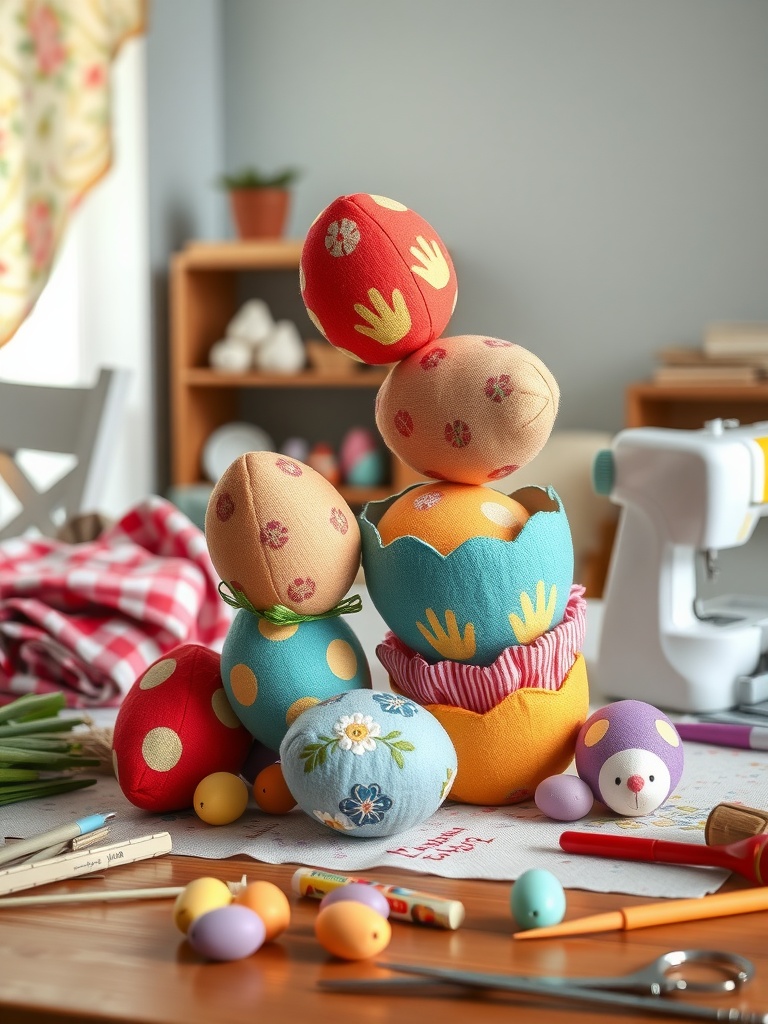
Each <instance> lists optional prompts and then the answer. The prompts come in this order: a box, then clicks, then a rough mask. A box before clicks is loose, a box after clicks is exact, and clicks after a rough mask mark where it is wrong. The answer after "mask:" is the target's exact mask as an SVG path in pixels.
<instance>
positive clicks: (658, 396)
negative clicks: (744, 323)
mask: <svg viewBox="0 0 768 1024" xmlns="http://www.w3.org/2000/svg"><path fill="white" fill-rule="evenodd" d="M624 397H625V419H626V425H627V426H628V427H672V428H674V429H676V430H681V429H685V430H689V429H696V428H697V427H703V426H704V423H705V422H706V421H707V420H713V419H718V418H720V419H736V420H739V421H740V422H741V423H757V422H759V421H760V420H765V419H768V383H766V384H744V385H741V386H737V385H734V384H706V385H698V384H696V385H691V384H687V385H685V386H680V385H670V384H653V383H650V382H649V383H639V384H631V385H630V386H629V387H628V388H627V390H626V392H625V396H624Z"/></svg>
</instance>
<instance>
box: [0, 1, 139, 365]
mask: <svg viewBox="0 0 768 1024" xmlns="http://www.w3.org/2000/svg"><path fill="white" fill-rule="evenodd" d="M145 15H146V11H145V0H0V346H2V345H4V344H5V343H6V342H7V341H8V340H9V339H10V338H11V337H13V335H14V334H15V332H16V331H17V329H18V328H19V326H20V325H21V323H22V322H23V321H24V319H25V317H26V316H27V314H28V313H29V312H30V310H31V309H32V307H33V306H34V304H35V301H36V299H37V297H38V296H39V295H40V292H41V291H42V290H43V286H44V285H45V283H46V281H47V280H48V276H49V274H50V271H51V265H52V263H53V260H54V257H55V255H56V253H57V251H58V247H59V245H60V243H61V240H62V238H63V235H64V231H65V229H66V226H67V223H68V221H69V218H70V216H71V214H72V212H73V210H75V208H76V207H77V205H78V203H79V202H80V200H81V199H82V198H83V196H84V195H85V194H86V192H87V191H88V189H89V188H90V187H91V186H92V185H94V184H95V183H96V182H97V181H98V180H99V179H100V178H101V176H102V175H103V174H104V173H105V172H106V171H107V170H108V169H109V166H110V162H111V133H110V125H111V116H110V114H111V102H110V62H111V61H112V60H113V58H114V57H115V55H116V53H117V51H118V49H119V47H120V44H121V43H122V42H123V41H124V40H125V39H127V38H128V37H130V36H132V35H136V34H138V33H140V32H142V31H143V30H144V27H145Z"/></svg>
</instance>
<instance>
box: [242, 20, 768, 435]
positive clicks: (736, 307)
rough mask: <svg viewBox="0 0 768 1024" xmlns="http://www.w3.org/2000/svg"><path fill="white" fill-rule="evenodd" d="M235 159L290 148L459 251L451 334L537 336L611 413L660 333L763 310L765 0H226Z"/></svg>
mask: <svg viewBox="0 0 768 1024" xmlns="http://www.w3.org/2000/svg"><path fill="white" fill-rule="evenodd" d="M222 33H223V53H224V57H223V62H222V65H223V70H224V77H223V89H224V92H223V116H224V154H223V161H224V164H225V165H226V167H227V168H229V169H235V168H237V167H239V166H240V165H242V164H246V163H249V162H256V163H258V164H262V165H264V166H266V167H268V168H274V167H277V166H280V165H283V164H296V165H298V166H299V167H301V168H303V170H304V177H303V179H302V181H301V182H300V184H299V186H298V188H297V192H296V202H295V208H294V213H293V218H292V222H291V227H292V233H293V234H295V235H297V236H300V235H302V234H303V233H304V232H305V231H306V229H307V227H308V226H309V224H310V223H311V221H312V220H313V219H314V217H315V216H316V214H317V213H318V212H319V211H320V210H321V209H322V208H323V207H324V206H325V205H326V204H327V203H328V202H330V201H331V200H332V199H333V198H335V197H336V196H337V195H340V194H342V193H344V192H358V191H363V192H377V193H380V194H383V195H388V196H391V197H392V198H395V199H398V200H400V201H401V202H404V203H406V204H407V205H409V206H412V207H413V208H414V209H415V210H416V211H417V212H419V213H420V214H421V215H422V216H424V217H426V219H427V220H429V221H430V222H431V223H432V225H433V226H434V227H435V229H436V230H437V231H438V233H439V234H440V235H441V236H442V238H443V240H444V242H445V243H446V245H447V246H448V248H449V249H450V251H451V253H452V255H453V258H454V261H455V263H456V268H457V273H458V279H459V301H458V305H457V308H456V312H455V314H454V317H453V319H452V321H451V324H450V333H453V334H458V333H465V332H466V333H489V334H495V335H498V336H501V337H505V338H511V339H513V340H516V341H518V342H520V343H521V344H523V345H526V346H527V347H529V348H531V349H532V350H534V351H535V352H536V353H537V354H538V355H540V356H541V357H542V358H543V359H544V360H545V362H546V363H547V364H548V365H549V366H550V368H551V369H552V371H553V372H554V374H555V376H556V377H557V378H558V380H559V381H560V384H561V388H562V395H563V397H562V406H561V413H560V417H559V421H558V423H559V425H560V426H562V427H599V428H605V429H611V430H613V429H617V428H619V427H620V426H621V425H622V422H623V390H624V387H625V385H626V384H627V383H628V382H630V381H632V380H635V379H639V378H643V377H645V376H647V375H648V374H649V372H650V370H651V367H652V360H653V353H654V351H655V350H656V349H658V348H659V347H660V346H662V345H665V344H670V343H676V342H681V341H682V342H690V343H695V342H698V341H699V340H700V337H701V332H702V329H703V327H704V326H705V325H706V323H707V322H708V321H711V320H715V319H722V318H729V317H734V318H742V319H750V318H754V319H765V320H768V130H767V128H768V58H767V54H768V3H766V2H765V0H644V2H642V3H641V2H638V0H536V2H532V0H473V2H469V0H418V2H413V0H388V2H386V3H383V2H382V3H377V4H374V3H366V2H361V0H324V2H322V3H318V2H316V0H281V2H279V3H278V2H268V0H267V2H264V0H256V2H254V0H224V3H223V5H222Z"/></svg>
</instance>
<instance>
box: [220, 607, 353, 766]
mask: <svg viewBox="0 0 768 1024" xmlns="http://www.w3.org/2000/svg"><path fill="white" fill-rule="evenodd" d="M221 676H222V680H223V682H224V689H225V690H226V693H227V696H228V697H229V702H230V704H231V705H232V709H233V711H234V712H235V714H236V715H237V717H238V718H239V719H240V721H241V722H242V724H243V725H244V726H245V728H246V729H247V730H248V731H249V732H250V733H251V735H252V736H254V737H255V738H256V739H257V740H259V741H260V742H261V743H263V744H264V745H265V746H266V747H269V748H270V749H271V750H275V751H276V750H277V749H278V747H279V746H280V743H281V741H282V739H283V737H284V736H285V733H286V732H287V730H288V727H289V726H290V725H291V724H292V723H293V722H294V720H295V719H296V718H298V716H299V715H300V714H302V712H304V711H306V709H307V708H309V707H312V706H313V705H315V704H318V703H319V702H320V701H323V700H325V699H326V698H327V697H331V696H333V695H334V694H336V693H339V692H340V691H343V690H354V689H360V688H362V687H370V685H371V672H370V668H369V665H368V661H367V659H366V657H365V652H364V651H363V648H362V646H361V645H360V641H359V640H358V639H357V637H356V636H355V634H354V632H353V630H352V628H351V627H350V626H349V625H347V623H346V622H345V621H344V619H343V618H341V616H335V617H333V618H328V619H314V620H310V621H308V622H298V623H289V624H288V625H280V626H278V625H273V624H272V623H271V622H268V621H267V620H266V619H263V618H260V617H259V616H257V615H254V614H253V613H252V612H249V611H247V610H246V609H244V608H243V609H241V610H240V611H239V612H238V613H237V615H236V616H235V618H234V621H233V623H232V625H231V626H230V628H229V632H228V633H227V637H226V639H225V641H224V647H223V649H222V652H221Z"/></svg>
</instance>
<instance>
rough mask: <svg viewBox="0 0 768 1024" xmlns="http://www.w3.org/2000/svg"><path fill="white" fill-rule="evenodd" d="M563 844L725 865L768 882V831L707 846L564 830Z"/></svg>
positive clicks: (599, 852) (570, 848) (594, 852)
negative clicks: (767, 832) (736, 840)
mask: <svg viewBox="0 0 768 1024" xmlns="http://www.w3.org/2000/svg"><path fill="white" fill-rule="evenodd" d="M560 846H561V847H562V849H563V850H565V852H566V853H585V854H588V855H591V856H593V857H615V858H617V859H619V860H641V861H656V862H657V863H659V864H685V865H687V866H697V867H711V868H725V869H726V870H727V871H735V872H736V873H737V874H739V875H743V877H744V878H747V879H749V881H750V882H755V883H756V884H757V885H765V884H766V883H768V835H760V836H750V837H749V838H748V839H740V840H739V841H738V842H737V843H727V844H725V845H724V846H707V845H702V844H700V843H672V842H669V841H668V840H665V839H642V838H640V837H636V836H610V835H604V834H600V833H593V832H563V833H562V835H561V836H560Z"/></svg>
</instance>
